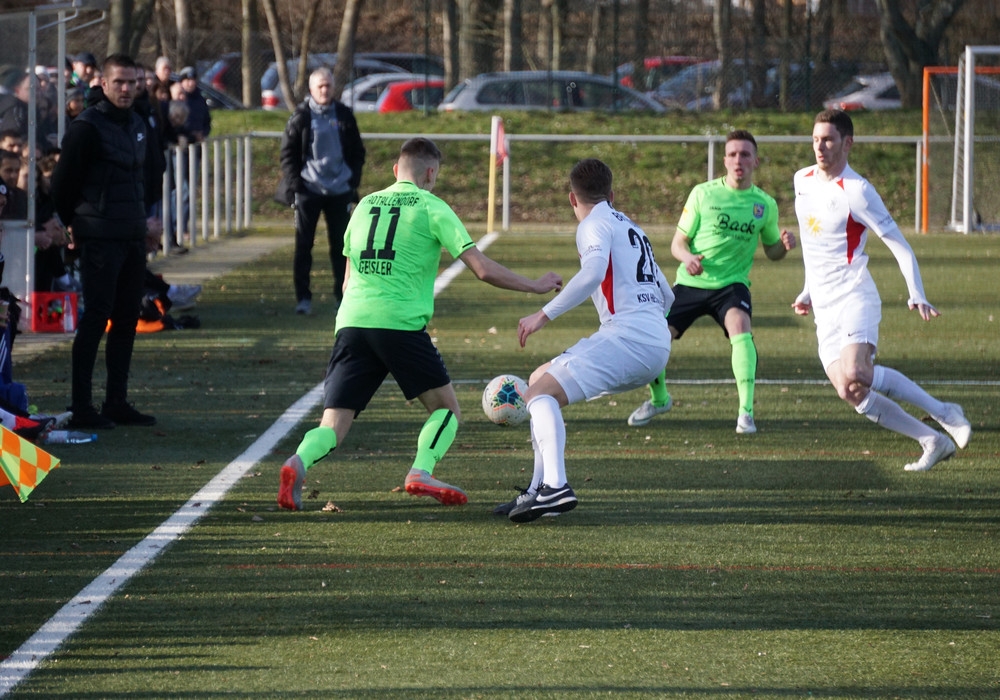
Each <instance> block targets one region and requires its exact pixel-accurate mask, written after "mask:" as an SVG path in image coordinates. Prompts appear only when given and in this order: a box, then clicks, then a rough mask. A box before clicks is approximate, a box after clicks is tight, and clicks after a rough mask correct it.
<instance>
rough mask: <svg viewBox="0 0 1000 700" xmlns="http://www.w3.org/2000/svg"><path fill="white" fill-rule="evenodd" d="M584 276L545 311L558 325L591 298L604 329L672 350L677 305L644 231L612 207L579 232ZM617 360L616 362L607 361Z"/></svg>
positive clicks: (596, 211)
mask: <svg viewBox="0 0 1000 700" xmlns="http://www.w3.org/2000/svg"><path fill="white" fill-rule="evenodd" d="M576 249H577V252H578V253H579V255H580V272H578V273H577V274H575V275H574V276H573V279H571V280H570V281H569V282H567V283H566V286H565V287H563V290H562V291H561V292H560V293H559V294H558V295H556V297H555V298H554V299H553V300H552V301H550V302H549V303H548V304H546V305H545V306H544V307H543V309H542V310H543V311H544V312H545V315H546V316H548V317H549V318H550V319H554V318H556V317H557V316H560V315H561V314H564V313H566V312H567V311H569V310H570V309H572V308H574V307H576V306H577V305H579V304H580V303H582V302H583V301H584V300H585V299H586V298H587V297H588V296H589V297H590V298H591V299H593V301H594V306H595V307H597V313H598V315H599V316H600V319H601V329H602V330H611V331H613V332H614V333H615V334H617V335H619V336H621V337H623V338H628V339H631V340H635V341H638V342H642V343H649V344H655V345H664V346H669V342H670V331H669V330H668V329H667V322H666V319H665V318H664V316H665V315H666V312H667V311H668V310H669V309H670V305H671V304H672V303H673V301H674V293H673V292H672V291H671V290H670V285H668V284H667V282H666V280H665V279H664V277H663V273H662V272H660V268H659V266H657V264H656V260H655V259H654V258H653V247H652V246H651V245H650V243H649V239H648V238H647V237H646V234H645V233H643V231H642V229H641V228H639V226H638V225H636V224H635V223H634V222H633V221H632V220H631V219H629V218H628V217H627V216H625V215H624V214H622V213H620V212H618V211H616V210H615V209H614V208H613V207H612V206H611V205H610V204H608V203H607V202H601V203H599V204H597V205H596V206H595V207H594V208H593V209H592V210H591V212H590V214H588V215H587V217H586V218H585V219H584V220H583V221H581V222H580V224H579V226H577V228H576ZM608 359H609V360H613V359H614V358H608Z"/></svg>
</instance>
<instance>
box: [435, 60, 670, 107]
mask: <svg viewBox="0 0 1000 700" xmlns="http://www.w3.org/2000/svg"><path fill="white" fill-rule="evenodd" d="M438 109H440V110H441V111H445V112H452V111H463V110H478V111H492V110H497V109H518V110H522V109H523V110H537V109H553V110H567V111H587V110H605V111H632V110H640V111H649V112H663V111H664V109H663V106H662V105H660V104H658V103H657V102H656V101H655V100H652V99H650V98H648V97H646V96H645V95H643V94H642V93H640V92H636V91H635V90H632V89H630V88H627V87H624V86H622V85H616V84H615V82H614V81H613V80H612V79H611V78H609V77H607V76H605V75H595V74H593V73H583V72H577V71H544V70H541V71H512V72H510V73H483V74H481V75H477V76H476V77H474V78H469V79H468V80H466V81H464V82H462V83H459V84H458V85H456V86H455V87H454V88H452V90H451V92H449V93H448V94H447V95H446V96H445V98H444V101H443V102H442V103H441V104H440V105H439V106H438Z"/></svg>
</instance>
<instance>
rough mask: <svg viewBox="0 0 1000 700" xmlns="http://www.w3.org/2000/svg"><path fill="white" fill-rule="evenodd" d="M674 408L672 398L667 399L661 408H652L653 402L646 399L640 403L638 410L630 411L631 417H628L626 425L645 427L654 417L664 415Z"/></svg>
mask: <svg viewBox="0 0 1000 700" xmlns="http://www.w3.org/2000/svg"><path fill="white" fill-rule="evenodd" d="M673 406H674V399H673V397H668V398H667V402H666V403H665V404H663V405H662V406H654V405H653V402H652V401H650V400H649V399H646V400H645V401H643V402H642V405H641V406H639V408H637V409H635V410H634V411H632V415H631V416H629V417H628V424H629V425H631V426H633V427H636V428H638V427H639V426H640V425H646V424H647V423H648V422H649V421H651V420H653V418H654V417H655V416H658V415H660V414H661V413H666V412H667V411H669V410H670V409H671V408H673Z"/></svg>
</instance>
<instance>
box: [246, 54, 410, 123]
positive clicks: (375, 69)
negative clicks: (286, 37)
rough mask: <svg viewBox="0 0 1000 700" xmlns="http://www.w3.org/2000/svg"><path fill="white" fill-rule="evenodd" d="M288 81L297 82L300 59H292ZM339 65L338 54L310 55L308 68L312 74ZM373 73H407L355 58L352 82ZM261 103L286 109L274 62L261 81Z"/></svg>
mask: <svg viewBox="0 0 1000 700" xmlns="http://www.w3.org/2000/svg"><path fill="white" fill-rule="evenodd" d="M287 63H288V79H289V80H290V81H292V82H294V81H295V76H296V75H298V70H299V59H297V58H296V59H291V60H289V61H288V62H287ZM336 64H337V54H335V53H314V54H310V55H309V59H308V60H307V61H306V66H307V67H308V69H309V71H310V72H312V71H314V70H316V69H317V68H319V67H320V66H327V67H329V68H331V69H332V68H333V67H334V66H335V65H336ZM371 73H406V71H405V70H403V69H402V68H400V67H399V66H394V65H392V64H391V63H385V62H383V61H376V60H374V59H370V58H364V57H362V56H360V55H355V56H354V67H353V69H352V71H351V74H352V75H351V78H352V80H356V79H357V78H359V77H361V76H363V75H370V74H371ZM260 103H261V106H262V107H263V108H264V109H286V106H285V100H284V98H283V97H282V95H281V88H280V87H279V86H278V64H277V63H275V62H272V63H271V65H270V66H268V68H267V70H266V71H264V75H263V76H261V79H260Z"/></svg>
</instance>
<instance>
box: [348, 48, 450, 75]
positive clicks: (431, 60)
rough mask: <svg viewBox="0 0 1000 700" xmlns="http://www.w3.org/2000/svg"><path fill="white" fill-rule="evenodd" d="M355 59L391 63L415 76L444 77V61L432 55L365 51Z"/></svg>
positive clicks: (356, 55)
mask: <svg viewBox="0 0 1000 700" xmlns="http://www.w3.org/2000/svg"><path fill="white" fill-rule="evenodd" d="M355 57H356V58H365V59H370V60H373V61H382V62H383V63H391V64H392V65H394V66H399V67H400V68H402V69H403V70H405V71H407V72H409V73H413V74H415V75H444V59H443V58H441V57H440V56H435V55H433V54H424V53H395V52H388V51H382V52H379V51H365V52H363V53H357V54H355Z"/></svg>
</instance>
